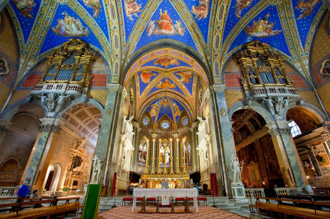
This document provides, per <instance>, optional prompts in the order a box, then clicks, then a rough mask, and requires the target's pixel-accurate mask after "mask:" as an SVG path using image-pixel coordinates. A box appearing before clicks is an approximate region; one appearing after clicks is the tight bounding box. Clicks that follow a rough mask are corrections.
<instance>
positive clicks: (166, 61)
mask: <svg viewBox="0 0 330 219" xmlns="http://www.w3.org/2000/svg"><path fill="white" fill-rule="evenodd" d="M154 65H160V66H164V67H165V68H167V67H168V66H169V65H180V62H179V61H178V60H177V59H175V58H171V57H168V56H165V57H163V58H158V59H156V60H155V61H154Z"/></svg>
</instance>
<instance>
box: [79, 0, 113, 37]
mask: <svg viewBox="0 0 330 219" xmlns="http://www.w3.org/2000/svg"><path fill="white" fill-rule="evenodd" d="M76 1H77V2H79V3H80V4H81V5H82V7H83V8H85V9H86V11H87V12H88V13H89V14H90V15H91V16H92V17H93V18H94V19H95V21H96V22H97V23H98V25H99V26H100V28H101V29H102V30H103V32H104V34H105V35H106V36H107V37H108V36H109V31H108V24H107V19H106V17H105V10H104V7H103V4H102V1H101V0H76Z"/></svg>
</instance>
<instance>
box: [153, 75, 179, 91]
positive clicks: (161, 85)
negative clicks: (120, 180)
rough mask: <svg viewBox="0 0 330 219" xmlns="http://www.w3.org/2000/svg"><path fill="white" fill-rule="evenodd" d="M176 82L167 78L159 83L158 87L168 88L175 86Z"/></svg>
mask: <svg viewBox="0 0 330 219" xmlns="http://www.w3.org/2000/svg"><path fill="white" fill-rule="evenodd" d="M175 87H176V86H175V84H174V83H171V81H170V80H169V79H167V78H165V80H164V82H163V81H160V82H159V83H158V84H157V85H156V88H160V89H166V88H175Z"/></svg>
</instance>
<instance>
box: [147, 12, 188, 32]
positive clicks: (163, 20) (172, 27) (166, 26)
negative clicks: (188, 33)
mask: <svg viewBox="0 0 330 219" xmlns="http://www.w3.org/2000/svg"><path fill="white" fill-rule="evenodd" d="M167 13H168V11H167V10H166V9H165V10H164V12H162V9H159V19H158V21H157V20H151V21H150V22H149V24H148V27H147V32H148V34H147V35H148V36H151V35H152V34H155V35H167V36H172V35H177V34H180V35H181V36H184V32H185V30H186V28H185V27H183V25H182V22H181V20H176V21H174V22H175V24H173V23H174V22H173V21H172V19H171V17H170V15H169V14H167Z"/></svg>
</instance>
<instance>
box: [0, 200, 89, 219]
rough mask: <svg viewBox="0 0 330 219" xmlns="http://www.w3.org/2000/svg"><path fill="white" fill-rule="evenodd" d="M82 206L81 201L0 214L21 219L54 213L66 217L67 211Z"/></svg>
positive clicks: (0, 215)
mask: <svg viewBox="0 0 330 219" xmlns="http://www.w3.org/2000/svg"><path fill="white" fill-rule="evenodd" d="M82 207H83V206H82V205H80V204H79V203H72V204H65V205H58V206H50V207H42V208H36V209H28V210H22V211H19V212H12V213H6V214H0V218H19V219H23V218H37V217H43V216H49V215H54V214H61V215H62V218H64V217H65V213H67V212H69V211H73V210H77V209H79V208H82Z"/></svg>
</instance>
